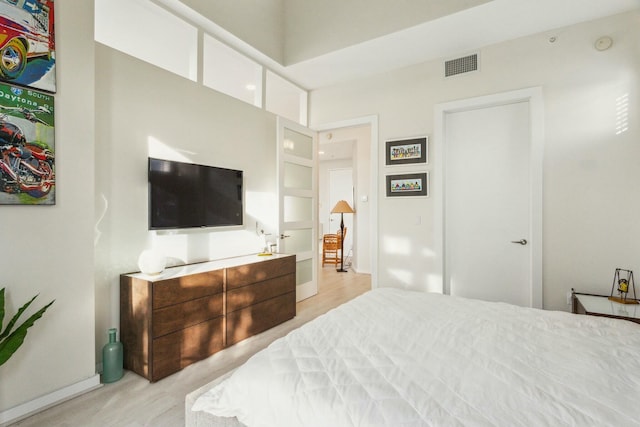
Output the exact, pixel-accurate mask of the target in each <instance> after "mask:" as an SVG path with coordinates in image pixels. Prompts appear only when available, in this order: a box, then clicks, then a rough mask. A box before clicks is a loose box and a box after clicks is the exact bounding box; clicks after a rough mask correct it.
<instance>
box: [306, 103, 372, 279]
mask: <svg viewBox="0 0 640 427" xmlns="http://www.w3.org/2000/svg"><path fill="white" fill-rule="evenodd" d="M362 125H369V127H370V129H371V144H370V145H371V153H370V156H371V194H369V203H370V206H371V211H370V215H371V217H370V218H369V221H370V222H369V242H370V254H369V255H370V257H371V271H370V272H369V273H370V274H371V288H372V289H375V288H377V287H378V234H379V228H380V227H379V225H378V193H379V192H380V185H381V183H380V182H379V179H380V177H379V176H378V170H379V161H378V157H379V154H378V152H379V144H380V142H379V140H378V138H379V137H378V116H377V115H371V116H364V117H358V118H355V119H347V120H342V121H338V122H331V123H324V124H321V125H317V126H313V127H311V128H312V129H313V130H315V131H316V132H322V131H326V130H331V129H339V128H347V127H354V126H362ZM383 179H384V177H383ZM383 188H384V187H383ZM355 202H356V201H355V200H354V203H355ZM360 273H367V271H360Z"/></svg>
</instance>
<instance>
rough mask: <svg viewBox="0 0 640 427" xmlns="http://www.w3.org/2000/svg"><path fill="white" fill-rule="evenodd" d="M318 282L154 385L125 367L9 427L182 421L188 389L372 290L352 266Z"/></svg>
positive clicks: (175, 426) (327, 271) (326, 271)
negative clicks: (292, 305)
mask: <svg viewBox="0 0 640 427" xmlns="http://www.w3.org/2000/svg"><path fill="white" fill-rule="evenodd" d="M318 284H319V285H318V288H319V292H318V294H317V295H316V296H314V297H312V298H309V299H306V300H304V301H301V302H299V303H298V304H297V315H296V317H295V318H294V319H292V320H290V321H288V322H285V323H283V324H282V325H279V326H276V327H275V328H273V329H270V330H268V331H266V332H264V333H262V334H260V335H258V336H255V337H251V338H249V339H246V340H244V341H242V342H240V343H238V344H236V345H234V346H233V347H230V348H228V349H225V350H223V351H221V352H219V353H216V354H214V355H213V356H211V357H209V358H208V359H206V360H203V361H200V362H198V363H195V364H193V365H191V366H188V367H187V368H185V369H183V370H182V371H180V372H178V373H176V374H174V375H171V376H169V377H167V378H165V379H162V380H160V381H158V382H156V383H153V384H152V383H149V382H148V381H147V380H145V379H144V378H142V377H140V376H138V375H136V374H134V373H132V372H129V371H125V375H124V377H123V378H122V379H121V380H120V381H118V382H115V383H112V384H106V385H104V386H103V387H100V388H98V389H97V390H94V391H91V392H89V393H86V394H83V395H81V396H79V397H76V398H75V399H72V400H69V401H67V402H65V403H62V404H60V405H57V406H54V407H52V408H50V409H47V410H46V411H44V412H41V413H38V414H36V415H33V416H31V417H29V418H27V419H25V420H22V421H19V422H17V423H14V424H12V426H23V427H43V426H47V427H76V426H77V427H80V426H82V427H92V426H96V427H98V426H99V427H106V426H118V427H121V426H127V427H136V426H153V427H165V426H166V427H179V426H183V425H184V398H185V396H186V395H187V393H189V392H191V391H193V390H195V389H197V388H199V387H201V386H202V385H204V384H206V383H208V382H210V381H212V380H214V379H215V378H217V377H219V376H220V375H222V374H224V373H226V372H228V371H230V370H231V369H233V368H236V367H237V366H239V365H241V364H242V363H244V362H245V361H246V360H247V359H248V358H249V357H251V356H252V355H253V354H254V353H256V352H257V351H259V350H261V349H263V348H265V347H266V346H268V345H269V344H270V343H271V342H272V341H273V340H275V339H277V338H279V337H281V336H284V335H286V334H287V333H288V332H289V331H291V330H293V329H295V328H297V327H299V326H300V325H302V324H304V323H306V322H308V321H309V320H311V319H314V318H315V317H317V316H319V315H321V314H323V313H325V312H327V311H329V310H330V309H332V308H334V307H337V306H338V305H340V304H342V303H344V302H346V301H348V300H350V299H352V298H354V297H356V296H358V295H360V294H362V293H364V292H366V291H367V290H369V289H371V277H370V276H369V275H368V274H356V273H353V272H351V271H350V272H348V273H337V272H336V271H335V269H334V268H333V267H329V266H327V267H324V268H323V269H322V270H321V272H320V275H319V280H318Z"/></svg>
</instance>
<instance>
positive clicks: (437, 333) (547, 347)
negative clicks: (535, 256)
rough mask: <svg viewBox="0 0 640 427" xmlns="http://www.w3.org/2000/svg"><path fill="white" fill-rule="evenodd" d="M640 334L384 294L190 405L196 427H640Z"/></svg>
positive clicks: (344, 309) (623, 326) (533, 313)
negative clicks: (637, 426)
mask: <svg viewBox="0 0 640 427" xmlns="http://www.w3.org/2000/svg"><path fill="white" fill-rule="evenodd" d="M639 403H640V325H637V324H634V323H631V322H627V321H624V320H616V319H607V318H600V317H592V316H583V315H575V314H571V313H565V312H555V311H543V310H537V309H530V308H522V307H516V306H513V305H509V304H504V303H494V302H484V301H478V300H471V299H464V298H456V297H451V296H446V295H440V294H433V293H422V292H413V291H406V290H400V289H394V288H379V289H375V290H372V291H370V292H367V293H366V294H364V295H361V296H360V297H358V298H356V299H354V300H352V301H350V302H348V303H346V304H343V305H342V306H340V307H338V308H336V309H334V310H332V311H330V312H329V313H327V314H325V315H323V316H320V317H318V318H316V319H315V320H313V321H311V322H309V323H307V324H305V325H303V326H302V327H300V328H298V329H296V330H294V331H292V332H291V333H289V334H288V335H287V336H285V337H283V338H280V339H278V340H276V341H275V342H273V343H272V344H271V345H270V346H269V347H268V348H266V349H264V350H262V351H261V352H259V353H257V354H255V355H254V356H253V357H252V358H251V359H249V360H248V361H247V362H246V363H245V364H244V365H242V366H241V367H239V368H237V369H236V370H235V371H233V372H231V373H229V374H227V375H226V376H225V377H224V378H221V379H218V380H216V381H215V382H214V383H212V384H208V385H206V386H204V387H202V388H201V389H199V390H196V391H194V392H193V393H190V394H189V395H188V396H187V400H186V425H187V427H204V426H225V427H231V426H233V427H236V426H248V427H261V426H270V427H274V426H277V427H288V426H290V427H294V426H295V427H300V426H318V427H327V426H345V427H346V426H393V427H400V426H509V427H515V426H554V427H555V426H581V427H582V426H636V425H639V426H640V406H639Z"/></svg>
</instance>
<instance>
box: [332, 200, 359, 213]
mask: <svg viewBox="0 0 640 427" xmlns="http://www.w3.org/2000/svg"><path fill="white" fill-rule="evenodd" d="M331 213H354V211H353V209H351V206H349V203H347V202H346V201H344V200H340V201H339V202H338V203H336V205H335V206H334V207H333V209H331Z"/></svg>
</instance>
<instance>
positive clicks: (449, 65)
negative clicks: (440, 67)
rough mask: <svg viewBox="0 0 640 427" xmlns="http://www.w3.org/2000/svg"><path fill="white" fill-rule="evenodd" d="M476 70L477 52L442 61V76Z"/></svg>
mask: <svg viewBox="0 0 640 427" xmlns="http://www.w3.org/2000/svg"><path fill="white" fill-rule="evenodd" d="M477 70H478V54H477V53H474V54H473V55H469V56H465V57H462V58H456V59H452V60H450V61H445V63H444V76H445V77H451V76H455V75H458V74H463V73H468V72H471V71H477Z"/></svg>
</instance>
